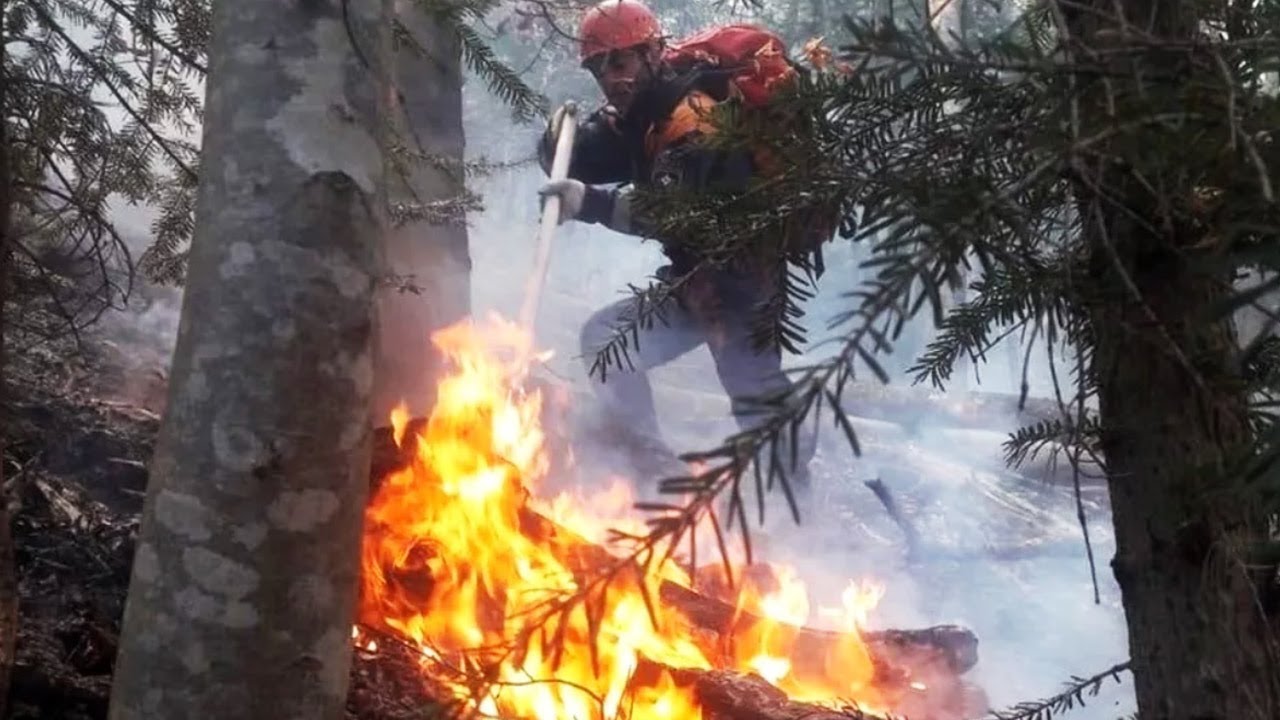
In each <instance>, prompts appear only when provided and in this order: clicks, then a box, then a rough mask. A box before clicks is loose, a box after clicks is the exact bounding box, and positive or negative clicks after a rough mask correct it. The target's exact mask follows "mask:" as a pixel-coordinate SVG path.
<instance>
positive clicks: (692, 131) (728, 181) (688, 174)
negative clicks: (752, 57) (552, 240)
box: [539, 70, 755, 275]
mask: <svg viewBox="0 0 1280 720" xmlns="http://www.w3.org/2000/svg"><path fill="white" fill-rule="evenodd" d="M721 86H722V83H721V81H720V80H718V79H717V78H716V76H715V75H714V74H713V73H712V72H710V71H704V70H694V71H690V72H687V73H685V74H682V75H679V76H670V77H667V78H665V79H663V80H661V81H659V82H658V83H655V84H654V85H653V86H652V87H650V88H649V89H648V90H646V91H645V92H642V93H641V94H640V95H639V96H638V97H637V98H636V100H635V102H634V103H633V105H632V108H631V111H630V112H629V113H628V114H627V115H626V116H621V117H620V116H618V115H616V114H615V113H613V112H612V111H611V109H609V108H603V109H601V110H597V111H596V112H595V113H592V114H591V115H590V116H589V117H588V118H587V119H586V120H585V121H584V122H583V123H582V124H580V125H579V127H578V129H577V132H576V134H575V137H574V147H573V156H572V158H571V161H570V164H569V177H571V178H574V179H576V180H580V181H582V182H583V183H586V184H587V186H588V187H587V194H586V197H585V199H584V201H583V207H582V210H581V212H580V213H579V215H578V219H579V220H581V221H583V222H591V223H598V224H601V225H605V226H607V227H610V228H612V229H614V230H617V231H619V232H624V233H627V234H631V235H641V236H645V237H653V238H654V239H656V240H658V241H659V242H661V243H662V246H663V252H664V253H665V254H666V255H667V257H668V258H669V259H670V260H671V262H672V267H671V268H670V272H671V273H673V274H676V275H680V274H683V273H685V272H687V271H688V270H689V269H691V268H692V266H693V265H694V264H695V263H696V258H694V257H692V256H690V255H689V254H688V252H687V251H685V250H684V249H682V248H681V247H679V246H678V245H677V244H676V243H674V242H671V241H670V239H668V238H662V237H656V227H657V225H656V223H655V222H654V220H653V219H652V218H649V217H644V216H643V214H641V213H639V212H636V211H633V209H632V208H631V207H630V202H629V201H628V195H629V193H630V188H631V187H640V188H644V187H650V186H654V185H659V186H663V187H668V186H673V185H674V186H676V187H680V188H686V189H689V190H702V189H707V188H710V187H713V186H715V187H720V188H724V189H727V190H734V189H745V188H746V185H747V182H748V181H749V180H750V178H751V175H752V173H753V172H755V164H754V162H753V160H752V157H751V154H750V153H749V152H747V151H742V150H721V149H712V148H708V147H703V146H700V144H699V142H698V141H699V138H701V137H704V136H705V135H707V134H709V133H713V132H715V128H714V126H713V125H712V122H711V118H710V115H709V113H710V110H711V109H712V108H713V107H714V105H715V104H716V103H717V102H720V101H721V100H722V99H723V97H724V95H723V94H722V92H721ZM553 153H554V148H553V147H552V146H551V143H550V138H549V137H547V136H544V137H543V139H542V142H541V144H540V147H539V157H540V158H541V160H542V163H543V169H544V171H545V170H549V168H550V166H551V159H552V155H553ZM602 186H616V187H602ZM629 186H630V187H629Z"/></svg>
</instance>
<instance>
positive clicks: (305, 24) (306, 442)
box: [111, 0, 381, 720]
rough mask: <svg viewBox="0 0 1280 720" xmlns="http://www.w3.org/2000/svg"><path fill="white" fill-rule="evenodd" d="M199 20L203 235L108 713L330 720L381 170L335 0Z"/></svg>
mask: <svg viewBox="0 0 1280 720" xmlns="http://www.w3.org/2000/svg"><path fill="white" fill-rule="evenodd" d="M357 4H359V3H357ZM213 22H214V25H213V36H212V37H213V41H212V45H211V47H210V53H209V57H210V73H209V80H208V86H207V90H206V111H205V125H204V138H203V150H202V155H203V158H204V159H203V163H202V167H201V187H200V191H199V204H198V207H197V228H196V233H195V236H194V239H193V241H192V247H191V253H190V264H189V273H188V281H187V288H186V294H185V297H184V303H183V310H182V319H181V324H180V327H179V333H178V341H177V346H176V349H175V354H174V358H173V366H172V371H171V378H172V382H171V385H170V396H169V402H168V407H167V409H166V413H165V419H164V425H163V428H162V431H161V437H160V440H159V443H158V445H157V449H156V455H155V458H154V460H153V463H152V475H151V481H150V486H149V487H148V492H147V501H146V507H145V509H144V516H143V526H142V530H141V537H140V542H139V548H138V554H137V558H136V561H135V567H134V574H133V578H132V581H131V585H130V592H129V600H128V604H127V607H126V612H125V619H124V626H123V629H122V639H121V649H120V653H119V657H118V660H117V666H116V675H115V683H114V687H113V692H112V705H111V717H112V718H119V719H122V720H123V719H125V718H130V719H132V718H165V719H168V718H176V717H200V718H202V719H206V720H219V719H221V718H227V719H228V720H229V719H231V718H237V719H239V718H250V717H271V718H299V719H301V718H306V719H307V720H312V719H315V718H320V719H324V718H338V717H341V716H342V707H343V701H344V698H345V694H346V686H347V675H348V670H349V663H350V653H349V636H350V622H351V617H352V614H353V609H354V603H355V593H356V572H357V564H358V553H359V547H360V533H361V524H362V511H363V506H364V500H365V496H366V493H367V482H366V474H367V468H368V441H369V427H368V422H367V419H368V417H369V402H370V393H371V388H372V384H373V383H372V368H373V363H372V342H373V333H374V317H373V312H374V311H373V298H374V288H375V284H376V278H377V275H378V272H379V271H378V268H377V252H376V246H377V242H378V238H379V234H380V233H379V226H378V222H377V213H375V212H374V211H373V203H374V192H375V186H376V182H377V181H378V178H380V173H381V161H380V159H379V157H378V153H377V152H376V148H377V142H376V140H375V136H374V134H373V132H372V128H371V127H369V126H368V125H367V124H365V123H361V122H358V121H355V120H353V113H352V112H350V108H351V107H352V105H353V104H354V103H355V102H356V100H357V99H356V98H353V97H352V93H351V88H353V87H358V86H359V85H360V84H361V83H368V82H371V79H370V78H368V77H367V73H368V70H367V69H366V68H364V67H363V66H362V65H361V64H360V62H359V61H358V60H357V58H356V57H355V55H354V53H353V51H352V48H351V46H350V43H349V42H348V39H347V36H346V33H345V31H344V29H343V23H342V17H341V7H340V3H339V2H336V1H335V2H308V3H274V2H265V3H264V2H261V1H260V0H223V1H220V2H218V3H216V4H215V6H214V15H213ZM370 148H372V149H373V151H372V152H370ZM302 608H305V609H306V610H307V611H299V610H300V609H302Z"/></svg>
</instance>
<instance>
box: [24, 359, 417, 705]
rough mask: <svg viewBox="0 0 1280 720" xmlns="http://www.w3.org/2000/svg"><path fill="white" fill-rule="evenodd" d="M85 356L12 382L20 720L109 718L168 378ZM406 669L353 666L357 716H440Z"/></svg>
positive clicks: (39, 364)
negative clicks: (140, 521) (132, 568)
mask: <svg viewBox="0 0 1280 720" xmlns="http://www.w3.org/2000/svg"><path fill="white" fill-rule="evenodd" d="M88 349H89V352H88V354H87V356H84V357H83V359H81V360H77V361H75V362H72V363H68V362H65V361H63V360H62V358H65V357H70V356H71V355H68V354H65V353H54V352H52V351H47V350H46V351H44V352H31V353H27V354H25V355H24V356H23V357H21V358H19V359H18V360H17V361H16V365H17V367H13V368H11V369H10V370H9V379H10V382H9V383H8V385H7V388H6V391H7V393H8V398H9V404H10V408H11V412H10V414H9V415H8V417H7V419H6V423H5V426H4V428H3V431H4V436H5V438H6V441H7V447H6V452H5V457H4V461H5V490H6V495H7V498H8V502H9V507H10V512H11V524H12V528H13V539H14V546H15V561H16V571H17V577H18V593H19V608H18V613H19V620H18V632H17V638H16V640H17V642H16V647H17V654H16V658H15V662H14V667H13V678H12V684H11V690H10V694H9V701H8V703H7V710H6V713H5V717H6V718H13V719H15V720H17V719H34V718H40V719H45V718H49V719H52V718H58V719H60V720H96V719H97V718H105V717H106V716H107V703H108V697H109V691H110V686H111V672H112V667H113V664H114V658H115V652H116V639H117V637H118V634H119V629H120V620H121V617H122V616H123V611H124V600H125V594H126V591H127V588H128V582H129V570H130V565H131V563H132V560H133V546H134V540H135V538H136V533H137V530H138V518H139V515H140V513H141V510H142V501H143V496H144V491H145V488H146V481H147V472H146V463H147V462H148V461H149V459H150V456H151V450H152V446H153V444H154V441H155V437H156V433H157V431H158V429H159V417H158V415H157V411H158V410H159V409H160V407H159V405H158V403H159V402H161V401H162V398H163V378H162V377H161V376H158V375H157V376H156V377H155V378H148V377H146V376H145V375H144V377H143V379H142V380H141V381H139V380H138V378H137V376H136V374H135V376H134V377H132V378H124V377H121V373H123V372H129V373H136V372H138V368H136V367H130V364H129V363H121V362H119V360H121V358H119V357H117V356H116V353H117V352H118V351H116V350H115V348H114V347H112V346H111V345H109V344H106V345H103V344H97V345H93V346H91V347H89V348H88ZM122 368H123V369H122ZM144 372H150V371H144ZM126 379H128V380H129V381H130V382H128V383H125V382H124V381H125V380H126ZM157 380H158V381H159V382H155V381H157ZM156 388H158V391H157V390H156ZM399 660H400V661H399V662H398V661H397V657H396V653H394V652H387V651H386V650H385V649H384V650H383V651H382V652H380V653H379V656H378V659H377V660H376V661H374V659H373V658H372V657H370V656H367V655H364V654H362V653H357V654H356V658H355V662H354V665H353V669H352V686H351V693H350V696H349V700H348V712H347V715H348V717H349V718H351V719H352V720H424V719H425V718H431V717H438V716H439V715H440V713H439V711H438V708H437V706H436V705H434V704H433V702H432V701H431V698H430V696H429V693H428V692H427V691H426V688H425V687H424V684H423V680H422V678H421V675H420V674H419V672H418V671H417V670H416V669H414V668H413V667H412V665H411V663H410V662H409V661H407V659H404V658H400V659H399Z"/></svg>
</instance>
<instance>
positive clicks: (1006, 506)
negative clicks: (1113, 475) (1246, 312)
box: [3, 340, 1122, 720]
mask: <svg viewBox="0 0 1280 720" xmlns="http://www.w3.org/2000/svg"><path fill="white" fill-rule="evenodd" d="M126 345H127V346H128V345H132V344H131V343H126ZM66 358H76V359H75V360H72V361H68V360H66ZM15 362H16V367H11V368H9V369H8V372H7V377H8V379H9V383H8V386H7V389H6V391H7V397H8V400H9V404H10V408H11V412H10V413H9V415H8V417H7V418H6V424H5V426H4V427H3V432H4V437H5V439H6V441H7V447H6V452H5V457H4V462H5V490H6V495H7V497H8V501H9V503H10V507H11V513H12V516H11V520H12V527H13V535H14V543H15V548H16V564H17V574H18V580H19V599H20V607H19V630H18V637H17V657H16V661H15V666H14V670H13V683H12V689H11V693H10V698H9V703H8V710H7V713H6V717H9V718H67V719H68V720H81V719H82V718H103V717H106V709H107V698H108V693H109V689H110V678H111V671H112V664H113V661H114V655H115V648H116V638H117V635H118V631H119V623H120V618H121V616H122V614H123V606H124V598H125V594H126V590H127V585H128V578H129V567H130V563H131V561H132V555H133V541H134V538H135V534H136V531H137V526H138V515H139V513H140V511H141V507H142V500H143V494H144V490H145V486H146V479H147V473H146V463H147V462H148V461H149V460H150V456H151V451H152V445H153V443H154V439H155V436H156V433H157V431H158V429H159V412H160V411H161V409H162V408H161V403H162V402H163V398H164V389H165V378H164V376H163V373H162V372H160V371H159V369H158V368H159V367H160V366H158V365H155V364H154V363H152V362H151V361H149V360H144V361H139V359H138V356H137V354H136V353H135V352H134V351H133V350H132V349H130V350H122V349H121V348H120V347H119V346H117V345H113V344H112V343H109V342H103V341H93V340H90V341H89V347H88V348H87V352H83V353H73V352H70V351H69V349H67V348H62V349H60V350H56V351H55V350H45V351H43V352H27V353H23V354H22V355H21V356H20V357H18V358H16V359H15ZM149 363H150V364H149ZM871 430H872V431H875V430H876V428H871ZM723 431H724V428H722V427H719V426H714V427H713V426H707V427H702V426H698V427H691V428H689V429H688V433H687V434H691V435H695V436H700V437H722V436H723ZM880 445H883V447H879V446H880ZM935 445H937V443H935ZM864 448H865V449H866V454H865V456H864V457H863V458H862V459H861V460H859V461H858V462H857V463H855V464H854V465H852V466H850V465H849V462H848V460H847V459H846V458H847V457H848V456H847V451H841V450H838V449H836V448H824V452H822V453H820V458H819V474H820V475H821V476H824V478H823V480H824V481H823V483H822V484H821V485H820V487H821V488H822V491H821V493H820V494H821V495H822V503H821V504H822V506H824V507H825V508H826V509H827V510H828V511H829V513H828V514H829V515H832V516H833V517H832V519H831V521H830V522H827V523H825V524H824V526H823V527H822V528H820V529H821V530H822V532H821V533H820V535H823V536H826V537H822V538H821V540H820V541H817V540H818V539H817V538H814V537H810V539H809V540H807V541H806V542H805V543H803V547H804V548H806V552H805V558H804V559H805V560H806V561H808V562H810V563H817V564H819V565H820V566H821V568H822V570H823V571H824V572H830V571H831V570H833V569H837V570H840V571H841V572H840V573H839V574H840V575H841V576H844V577H852V576H855V575H857V574H860V572H856V571H855V569H856V568H858V567H861V566H866V567H871V568H873V569H874V570H875V573H874V574H875V575H881V574H884V573H886V572H887V571H888V570H889V568H890V566H895V567H896V566H898V565H899V563H900V556H901V555H902V554H903V547H902V546H903V542H902V537H901V533H900V531H899V528H897V527H895V523H894V522H893V521H892V520H891V519H890V518H889V517H888V516H887V515H886V514H885V512H884V510H883V508H881V507H880V503H879V502H878V501H877V500H876V498H875V497H874V496H873V495H872V494H871V493H870V492H869V491H868V490H867V488H866V487H865V486H864V485H863V482H862V480H863V479H865V478H866V477H867V476H870V475H881V476H882V477H884V479H885V481H886V483H887V484H888V485H890V486H891V487H892V488H893V490H894V492H895V493H896V495H897V497H898V499H899V504H900V505H901V507H902V509H903V512H904V513H905V514H906V515H908V516H910V517H911V518H912V520H913V522H914V523H915V524H916V525H917V527H918V529H919V531H920V533H921V535H922V536H924V537H927V538H930V544H931V545H933V546H934V547H935V549H937V548H938V547H944V549H946V548H951V549H954V550H957V551H963V552H955V553H952V552H948V553H943V554H942V555H941V556H938V557H934V558H932V559H928V558H927V559H926V560H928V561H927V562H925V563H923V565H921V564H920V563H916V564H915V565H914V569H909V570H905V571H904V570H901V569H900V568H899V569H895V571H894V572H895V574H894V578H893V580H892V583H891V584H892V586H893V588H894V592H895V593H897V596H898V597H902V596H903V595H902V592H903V591H904V590H910V589H911V588H913V587H914V588H917V589H916V590H915V591H914V595H915V598H914V599H913V598H912V597H911V596H907V597H906V600H905V601H902V600H897V599H896V598H895V599H894V600H893V601H892V602H890V603H889V605H888V606H887V607H885V608H884V610H885V615H886V616H887V617H885V618H884V621H885V622H886V623H887V624H888V625H890V626H899V627H910V626H915V625H921V626H923V625H929V624H934V623H939V622H951V621H956V622H960V623H961V624H965V625H968V626H970V627H973V629H974V630H975V631H977V632H978V635H979V637H981V638H983V645H984V649H983V651H982V652H981V653H980V655H982V657H983V660H981V661H980V662H979V668H978V670H979V672H980V673H981V674H983V675H986V676H987V677H988V678H992V679H995V678H1004V683H1005V685H1008V686H1009V687H1008V688H1007V691H1006V692H1005V693H1004V694H1007V695H1010V696H1011V697H1010V698H1009V699H1014V698H1013V695H1014V694H1015V693H1016V695H1017V696H1018V697H1017V698H1016V699H1025V697H1023V694H1024V692H1025V693H1027V694H1039V695H1042V694H1043V693H1041V692H1040V689H1041V688H1043V689H1044V690H1047V691H1051V690H1053V689H1055V688H1056V683H1057V682H1058V681H1060V680H1062V679H1064V678H1065V677H1066V676H1067V674H1068V673H1077V674H1079V673H1081V672H1087V671H1093V670H1096V669H1097V667H1095V666H1096V665H1097V664H1098V663H1099V662H1101V660H1102V659H1107V658H1110V656H1111V654H1112V651H1111V650H1110V649H1108V648H1105V647H1104V648H1101V649H1099V650H1097V651H1096V652H1090V653H1085V654H1083V655H1081V654H1080V653H1079V652H1078V651H1077V650H1075V649H1074V648H1077V647H1078V646H1079V645H1080V642H1079V640H1080V637H1081V635H1082V634H1084V635H1085V636H1088V635H1094V636H1095V637H1097V636H1098V635H1097V634H1099V633H1109V632H1110V631H1111V630H1112V629H1113V627H1114V628H1115V629H1117V630H1118V629H1120V628H1122V626H1121V625H1116V624H1114V623H1111V621H1109V620H1106V619H1105V618H1104V619H1103V620H1089V619H1088V618H1087V617H1086V616H1085V614H1084V612H1085V611H1083V610H1081V609H1078V608H1075V609H1073V608H1067V607H1064V606H1063V601H1064V598H1065V600H1066V601H1067V602H1069V603H1070V604H1072V605H1073V606H1080V605H1084V604H1085V603H1084V602H1082V601H1084V600H1086V598H1087V597H1088V596H1090V595H1091V594H1092V593H1091V592H1089V591H1088V588H1087V587H1086V586H1085V585H1083V584H1081V583H1080V582H1076V581H1067V580H1062V579H1061V578H1062V577H1063V576H1064V573H1065V571H1064V570H1063V568H1068V569H1070V568H1073V567H1074V569H1075V572H1076V574H1077V575H1079V574H1082V573H1083V568H1084V564H1083V561H1082V559H1081V558H1080V557H1079V555H1080V554H1081V546H1080V544H1079V541H1078V539H1076V538H1077V537H1078V536H1076V533H1078V529H1076V527H1075V522H1074V515H1075V510H1076V508H1075V504H1074V502H1072V501H1071V500H1070V497H1069V494H1068V495H1065V496H1062V497H1059V495H1062V494H1063V492H1064V491H1063V489H1062V488H1060V487H1055V486H1053V485H1049V484H1044V483H1040V482H1035V483H1028V482H1021V481H1019V482H1017V483H1014V484H1010V482H1009V481H1008V479H1007V478H1005V479H1002V478H1001V477H996V476H994V475H982V476H981V477H979V476H977V475H972V474H971V473H969V472H968V469H967V467H964V466H963V464H956V463H954V462H947V463H940V462H938V456H937V455H936V453H932V454H931V453H930V452H927V451H928V450H929V449H930V448H928V447H924V448H918V449H917V448H916V445H915V444H913V443H904V442H902V441H899V440H897V439H891V438H888V437H887V436H886V439H885V440H884V441H883V442H879V443H877V442H876V439H875V436H874V435H869V436H868V437H867V438H866V439H865V440H864ZM877 471H879V472H877ZM851 478H852V479H851ZM940 478H952V480H951V481H948V482H939V479H940ZM1013 480H1017V479H1016V478H1014V479H1013ZM1096 494H1097V493H1096V489H1095V491H1093V492H1091V493H1090V497H1088V498H1086V503H1085V505H1086V507H1087V508H1088V513H1089V514H1090V515H1091V516H1095V515H1096V516H1097V518H1098V520H1100V521H1102V522H1103V523H1105V514H1104V511H1105V508H1104V507H1103V499H1102V498H1099V497H1095V495H1096ZM938 497H941V498H943V500H938V499H937V498H938ZM983 508H987V509H985V510H984V509H983ZM992 508H994V510H993V509H992ZM1104 527H1105V525H1104ZM979 546H980V548H986V549H988V550H989V548H990V547H992V546H999V547H1002V548H1008V549H1011V550H1013V551H1017V552H1014V553H1013V555H1014V556H1016V557H1014V556H1011V557H1006V558H997V557H995V556H994V555H992V554H991V553H990V552H985V553H980V554H981V555H983V557H981V558H978V559H977V560H976V561H975V562H969V561H961V560H955V559H954V558H950V557H949V556H952V555H969V554H972V551H971V550H965V549H964V548H966V547H967V548H970V549H972V548H974V547H979ZM1063 548H1065V549H1066V550H1067V551H1068V554H1069V555H1070V556H1069V557H1065V558H1062V559H1061V560H1059V561H1058V562H1057V564H1050V565H1046V564H1045V558H1046V555H1060V554H1061V553H1062V549H1063ZM1023 551H1029V552H1023ZM1107 557H1108V554H1106V553H1105V551H1104V552H1103V553H1100V558H1101V559H1102V563H1105V558H1107ZM993 559H995V560H998V561H997V562H992V560H993ZM800 564H802V565H803V564H804V563H800ZM986 576H990V577H986ZM980 577H985V579H979V578H980ZM1050 581H1053V582H1057V583H1058V585H1059V587H1061V588H1065V590H1060V591H1058V592H1057V593H1056V596H1055V595H1053V594H1048V593H1046V592H1045V591H1044V589H1043V588H1044V587H1045V583H1046V582H1050ZM1070 583H1074V584H1070ZM961 586H964V589H965V591H964V592H963V593H960V592H957V587H961ZM1067 590H1069V594H1065V595H1064V594H1063V592H1066V591H1067ZM1105 594H1106V588H1104V595H1105ZM1110 602H1111V603H1114V602H1115V601H1114V599H1113V600H1111V601H1110ZM913 604H914V605H916V606H918V608H919V609H920V612H921V613H923V614H913V613H909V612H907V610H906V608H908V607H909V606H911V605H913ZM1088 604H1089V605H1092V603H1088ZM975 608H976V609H975ZM1063 612H1067V613H1068V616H1067V617H1062V616H1061V615H1059V617H1060V620H1061V621H1060V622H1059V623H1058V626H1060V627H1059V628H1058V630H1057V631H1056V634H1055V632H1047V631H1045V630H1044V629H1043V625H1042V620H1043V618H1044V617H1046V616H1047V615H1048V614H1059V613H1063ZM1089 612H1090V613H1092V614H1091V615H1089V616H1088V617H1095V616H1096V615H1097V612H1096V611H1092V610H1091V611H1089ZM1072 613H1074V615H1072ZM1109 614H1110V615H1115V614H1116V613H1115V612H1110V613H1109ZM1068 617H1069V618H1072V619H1068ZM1076 617H1079V618H1084V619H1075V618H1076ZM1033 624H1034V626H1036V627H1039V628H1041V630H1040V631H1039V634H1038V635H1036V636H1035V637H1037V643H1036V645H1033V646H1027V645H1026V644H1025V638H1026V637H1027V636H1028V632H1029V631H1028V628H1031V627H1033ZM1058 635H1061V637H1058ZM1006 639H1007V641H1005V640H1006ZM993 641H994V644H993ZM1002 648H1003V649H1002ZM1063 648H1070V649H1072V651H1071V652H1070V653H1068V652H1067V651H1066V650H1064V649H1063ZM1029 650H1030V651H1032V652H1030V654H1028V651H1029ZM1002 654H1003V655H1008V656H1009V657H1004V658H1002V657H1000V656H1001V655H1002ZM1037 655H1038V656H1039V657H1038V658H1037ZM1093 655H1098V656H1099V657H1097V658H1095V657H1093ZM1037 661H1038V663H1039V666H1040V667H1043V668H1044V669H1043V672H1036V673H1028V672H1026V670H1025V668H1026V667H1027V665H1028V664H1029V663H1031V662H1037ZM1014 668H1017V670H1015V669H1014ZM1010 672H1018V673H1023V674H1024V675H1026V677H1025V678H1022V680H1021V682H1019V683H1016V684H1015V683H1011V682H1009V680H1008V677H1009V675H1008V673H1010ZM992 699H993V701H994V702H995V703H996V705H997V706H999V705H1002V704H1004V702H1003V700H1002V699H1001V698H998V697H993V698H992ZM439 714H440V712H439V710H438V708H437V707H436V706H435V705H433V704H432V701H431V697H430V693H429V692H428V691H427V689H426V688H425V687H424V681H423V679H422V677H421V674H420V672H419V671H418V670H417V669H416V668H415V667H413V666H412V664H411V663H410V662H409V661H408V660H407V659H404V660H403V661H402V662H397V661H396V655H395V653H394V652H388V651H387V648H383V650H382V651H381V652H380V653H379V655H378V658H377V659H376V661H375V660H374V659H373V658H372V657H370V656H366V655H364V654H361V653H357V654H356V658H355V663H354V666H353V679H352V686H351V694H350V696H349V702H348V717H349V718H351V719H352V720H402V719H409V718H413V719H415V720H416V719H420V718H429V717H438V716H439ZM1081 717H1082V720H1083V718H1085V717H1086V716H1085V715H1081ZM1111 717H1114V715H1111Z"/></svg>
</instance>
